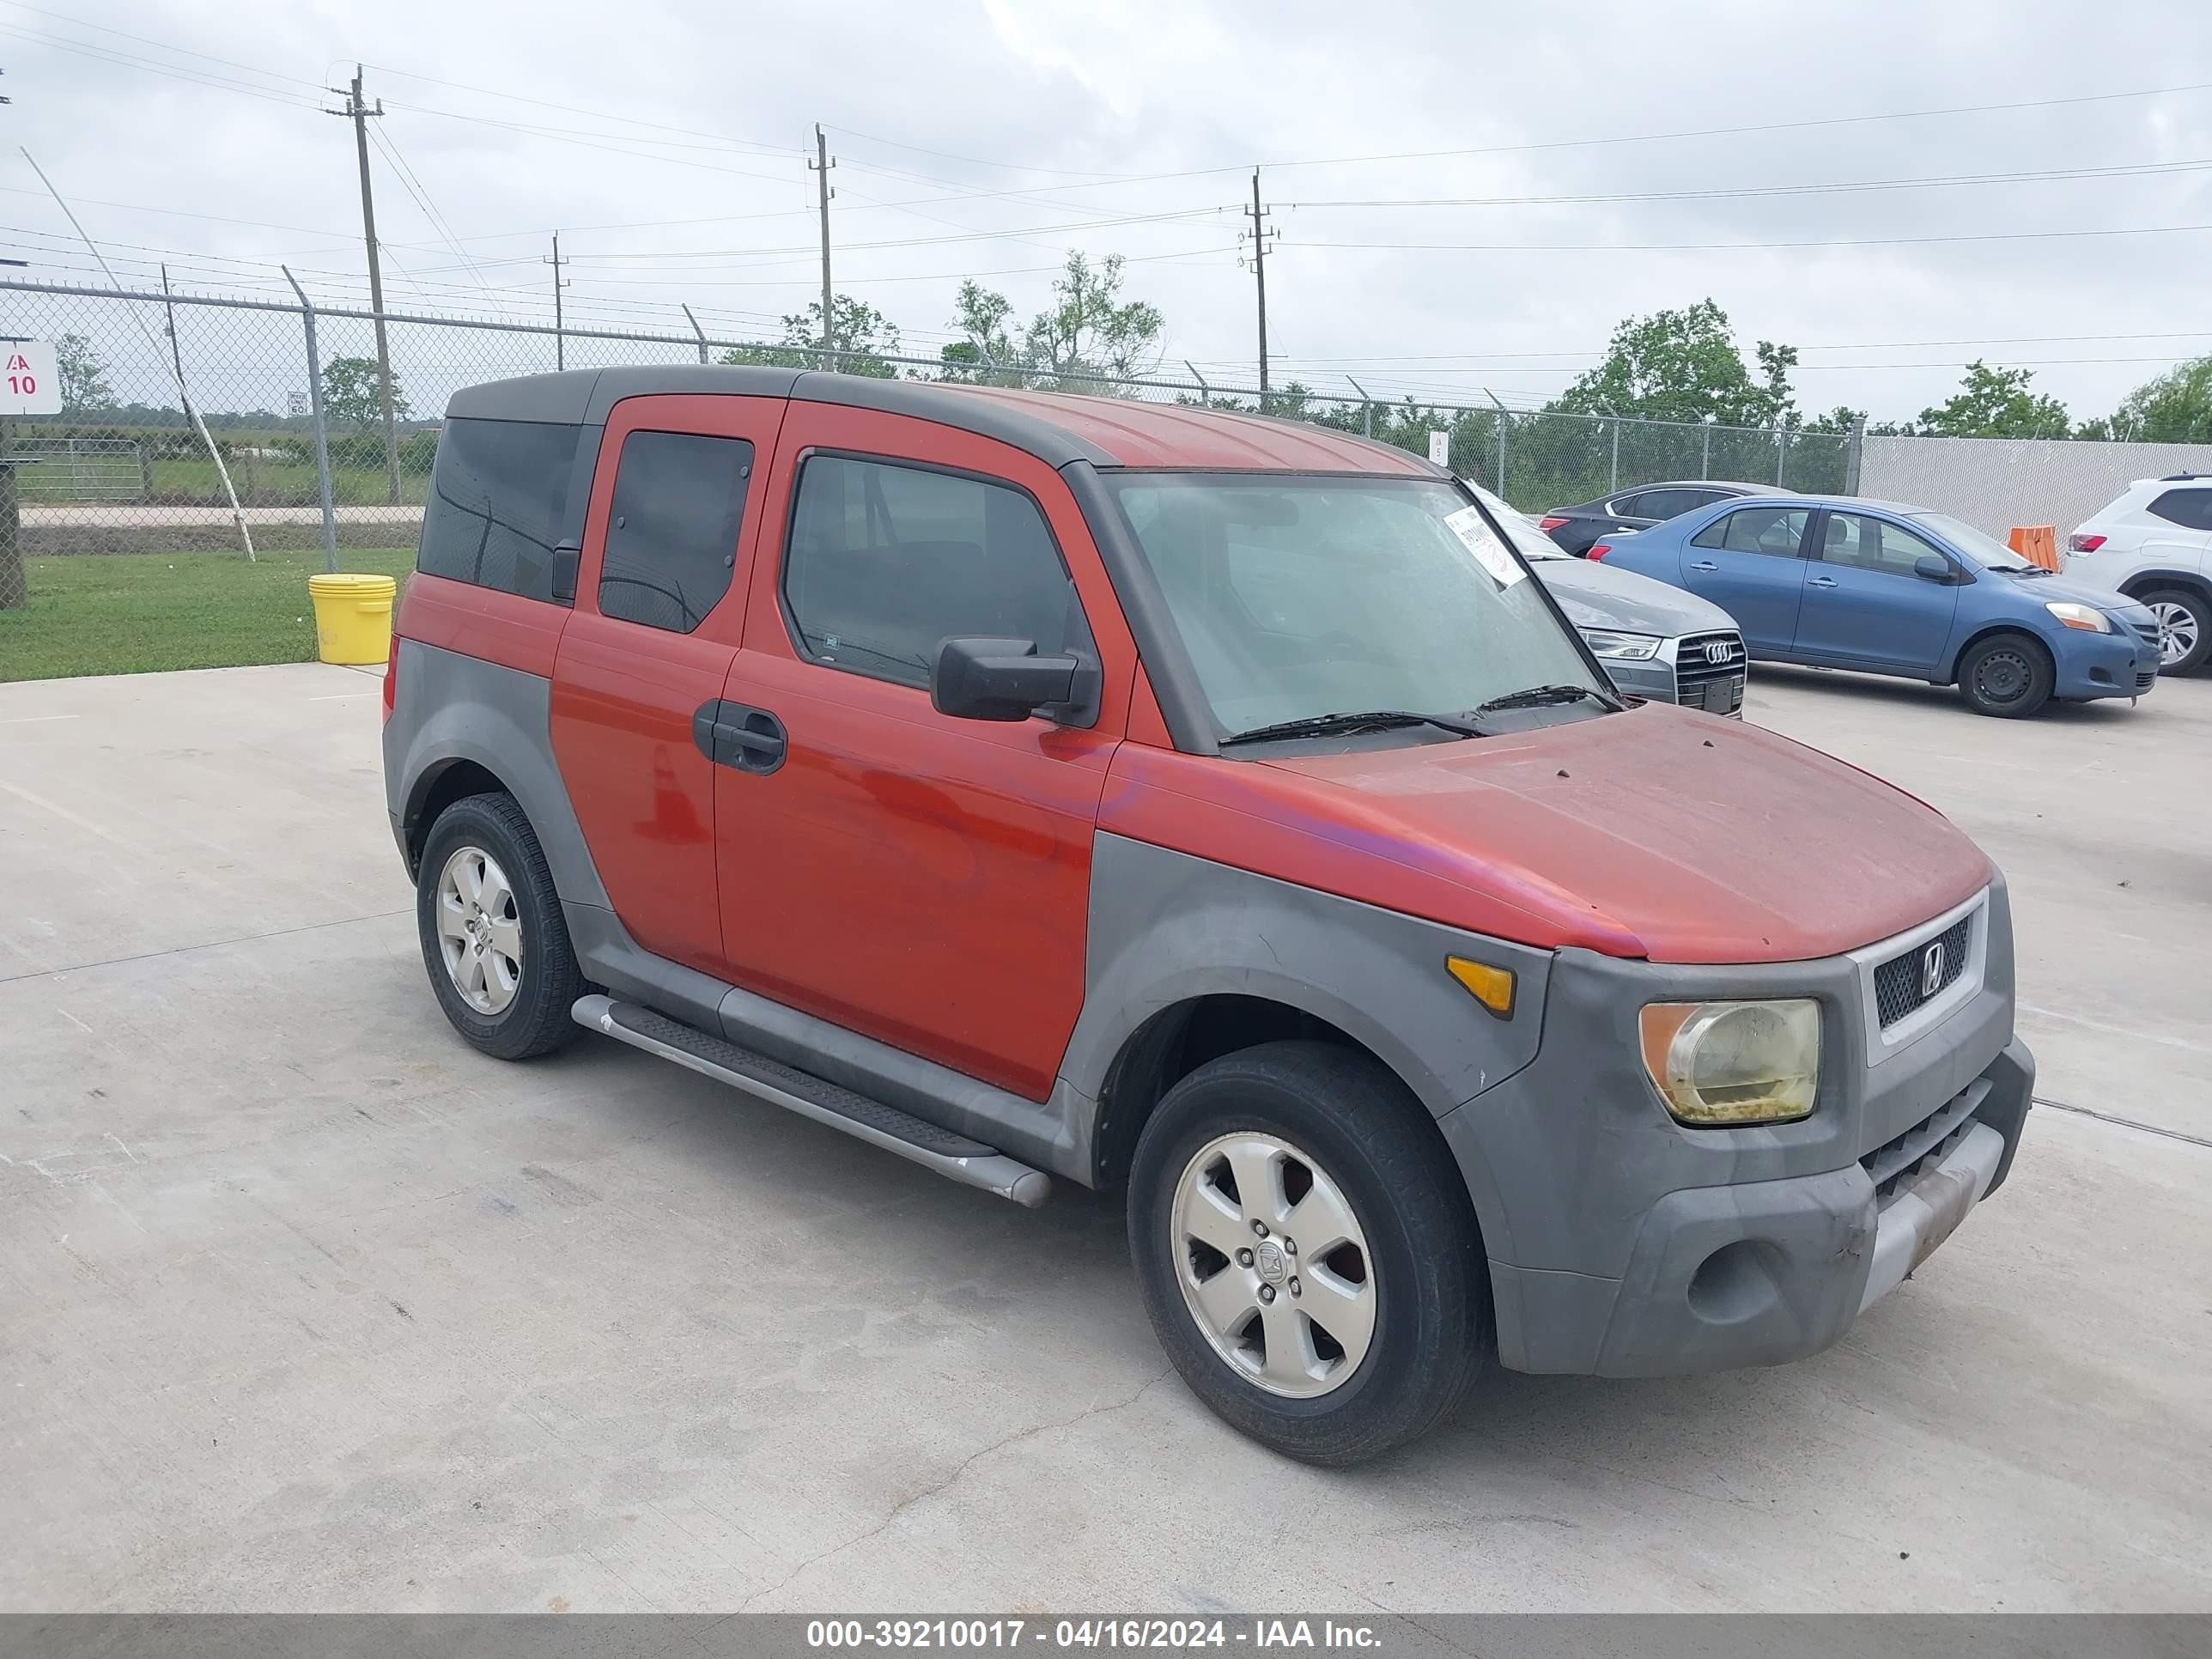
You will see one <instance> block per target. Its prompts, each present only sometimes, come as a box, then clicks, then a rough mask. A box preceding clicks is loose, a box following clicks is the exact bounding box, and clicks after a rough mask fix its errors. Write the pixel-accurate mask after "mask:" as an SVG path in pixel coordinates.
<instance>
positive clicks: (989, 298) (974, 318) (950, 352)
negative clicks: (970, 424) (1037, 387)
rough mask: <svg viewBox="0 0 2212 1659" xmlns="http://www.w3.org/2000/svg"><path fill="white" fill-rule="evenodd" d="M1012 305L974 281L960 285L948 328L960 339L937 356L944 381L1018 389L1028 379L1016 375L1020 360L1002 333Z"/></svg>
mask: <svg viewBox="0 0 2212 1659" xmlns="http://www.w3.org/2000/svg"><path fill="white" fill-rule="evenodd" d="M1013 311H1014V306H1013V301H1011V300H1009V299H1007V298H1006V295H1003V294H994V293H993V292H992V291H991V290H990V289H987V288H985V287H984V286H983V285H982V284H981V283H978V282H977V281H976V280H975V278H974V277H972V276H971V277H969V279H968V280H967V281H965V282H963V283H961V284H960V295H959V298H957V300H955V301H953V302H952V313H953V314H952V326H953V327H955V328H957V329H958V330H959V331H960V338H958V339H957V340H955V341H954V342H953V343H951V344H950V345H948V346H946V347H945V349H943V350H941V351H940V352H939V353H938V357H939V360H940V361H941V362H943V363H944V364H945V379H946V380H966V381H970V382H973V383H975V384H978V385H989V386H1021V385H1025V384H1027V381H1028V377H1027V376H1026V375H1024V374H1021V373H1020V372H1019V368H1018V366H1019V363H1020V361H1021V360H1020V356H1019V354H1018V353H1017V352H1016V351H1015V349H1014V343H1013V341H1012V338H1011V337H1009V336H1008V334H1007V332H1006V323H1007V319H1009V318H1011V317H1012V315H1013Z"/></svg>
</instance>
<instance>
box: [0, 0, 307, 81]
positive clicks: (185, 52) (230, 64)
mask: <svg viewBox="0 0 2212 1659" xmlns="http://www.w3.org/2000/svg"><path fill="white" fill-rule="evenodd" d="M4 3H5V4H7V5H8V6H9V8H10V9H13V10H15V11H27V12H32V13H33V14H35V15H38V16H40V17H51V18H53V19H54V20H55V21H58V22H63V23H66V24H68V25H69V26H70V27H71V28H78V29H88V30H91V31H93V32H94V33H99V34H112V35H113V36H114V37H115V38H116V39H117V40H135V41H137V43H138V44H139V45H140V46H152V47H153V48H154V49H155V51H157V52H174V53H176V54H177V55H178V56H179V57H180V58H198V59H200V60H201V61H202V62H203V63H208V64H222V65H223V66H224V67H225V68H227V69H236V70H245V71H246V73H247V74H248V75H258V76H264V77H265V78H267V79H269V80H271V81H289V82H293V83H294V84H295V85H298V86H303V87H307V88H313V90H314V91H316V92H318V93H319V92H320V91H321V90H322V82H319V81H309V80H307V79H305V78H303V77H302V76H297V75H286V74H283V73H281V72H279V71H278V70H265V69H258V68H256V67H255V66H254V65H253V64H241V63H240V62H238V61H237V60H236V59H235V58H217V57H216V56H215V55H214V54H213V53H211V52H194V51H192V50H191V48H190V47H187V46H170V45H169V44H168V43H167V42H166V41H161V40H154V39H153V38H152V37H150V36H149V35H143V34H133V33H131V31H130V30H128V29H117V28H110V27H107V25H106V24H105V23H88V22H86V21H84V20H83V19H82V18H79V17H73V16H71V15H70V14H69V13H67V12H65V11H50V10H48V9H46V7H44V6H28V5H25V4H23V3H22V0H4Z"/></svg>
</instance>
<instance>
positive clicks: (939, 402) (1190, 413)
mask: <svg viewBox="0 0 2212 1659" xmlns="http://www.w3.org/2000/svg"><path fill="white" fill-rule="evenodd" d="M687 392H688V393H691V394H694V395H704V396H717V395H719V396H723V397H754V398H797V399H801V400H804V401H805V402H809V403H819V404H842V405H844V406H846V407H848V408H853V409H872V410H883V411H884V412H885V413H888V414H894V415H907V416H914V417H915V418H916V419H919V420H927V421H931V422H935V423H937V424H938V425H940V426H949V427H953V428H957V429H959V430H962V431H965V432H972V433H975V435H978V436H980V437H985V438H991V439H994V440H996V441H999V442H1000V443H1005V444H1008V445H1011V446H1012V447H1015V448H1017V449H1021V450H1024V451H1026V452H1027V453H1030V454H1031V455H1034V456H1036V458H1037V459H1039V460H1042V462H1044V463H1045V464H1046V465H1048V466H1051V467H1054V468H1059V467H1064V466H1067V465H1071V464H1072V463H1074V462H1077V461H1083V462H1087V463H1088V464H1090V465H1092V466H1099V467H1111V466H1116V465H1182V464H1186V463H1188V464H1194V465H1209V466H1220V467H1228V468H1235V469H1242V470H1255V469H1257V470H1268V469H1276V468H1280V469H1284V470H1289V471H1335V472H1395V473H1410V474H1413V475H1416V476H1420V477H1445V476H1447V475H1446V474H1445V473H1444V472H1443V471H1442V470H1441V469H1439V468H1437V467H1434V466H1431V465H1430V464H1429V463H1428V462H1427V461H1426V460H1425V459H1421V458H1419V457H1418V456H1414V455H1412V454H1410V453H1407V451H1404V450H1401V449H1394V448H1392V447H1389V445H1386V444H1381V443H1377V442H1376V441H1374V440H1372V439H1369V438H1362V437H1359V436H1357V435H1352V434H1349V433H1342V432H1337V431H1334V430H1331V429H1329V428H1322V427H1317V426H1314V425H1310V424H1309V423H1307V422H1301V421H1288V420H1282V419H1278V418H1275V417H1273V416H1261V415H1247V414H1243V413H1239V412H1232V411H1229V410H1208V409H1200V408H1194V407H1192V406H1190V405H1188V404H1158V403H1148V402H1146V401H1144V400H1141V399H1138V398H1109V397H1098V396H1090V395H1084V394H1080V393H1073V392H1037V391H1028V390H1018V389H1014V388H1010V387H1000V386H962V385H946V384H943V383H933V382H929V381H921V380H876V379H872V378H871V377H869V376H866V375H860V374H836V373H830V372H826V371H823V370H820V369H802V368H758V367H754V366H750V365H725V364H716V363H671V364H661V365H658V366H654V367H648V368H577V369H569V370H568V371H566V372H565V373H562V374H530V375H524V376H521V377H520V378H517V379H513V380H492V381H489V382H487V383H485V384H484V385H483V386H466V387H464V388H463V389H462V390H460V391H459V392H455V393H454V394H453V398H452V400H451V402H449V403H448V404H447V406H446V413H447V417H448V418H450V419H454V420H470V419H477V420H503V421H538V422H548V423H554V424H560V425H568V426H574V425H584V426H604V425H605V423H606V419H607V415H608V412H609V411H610V410H612V409H613V408H614V406H615V404H617V403H619V402H620V401H621V400H622V399H623V398H638V397H648V396H652V395H654V394H665V393H676V394H683V393H687Z"/></svg>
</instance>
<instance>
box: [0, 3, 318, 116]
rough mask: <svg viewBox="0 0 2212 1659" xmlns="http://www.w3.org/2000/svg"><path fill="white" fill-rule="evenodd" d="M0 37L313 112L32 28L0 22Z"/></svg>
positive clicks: (230, 82) (300, 100)
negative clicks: (0, 35)
mask: <svg viewBox="0 0 2212 1659" xmlns="http://www.w3.org/2000/svg"><path fill="white" fill-rule="evenodd" d="M0 34H6V35H9V36H10V37H12V38H14V39H15V40H24V41H27V42H29V43H30V44H32V45H33V46H44V47H46V48H47V49H48V50H49V51H52V52H75V53H76V55H77V56H79V57H81V58H94V59H97V60H98V61H100V62H101V63H105V64H118V65H119V66H121V67H123V68H125V69H136V70H145V71H147V72H148V73H149V74H154V75H166V76H170V77H171V78H173V79H174V80H179V81H190V82H194V83H195V84H197V85H199V86H204V87H212V88H216V89H217V90H220V91H224V92H237V93H243V94H246V96H248V97H251V98H260V99H264V100H267V101H268V102H270V103H272V104H286V105H289V106H292V107H294V108H295V109H296V108H307V109H313V108H315V107H317V106H316V105H315V103H314V102H313V100H312V99H310V98H308V97H307V96H306V95H305V94H295V93H289V92H278V91H275V90H272V89H271V88H267V87H257V86H254V85H252V83H251V82H245V81H240V80H238V79H236V78H235V77H234V76H227V75H210V74H209V73H207V72H205V71H204V70H191V69H186V68H185V67H183V66H182V65H180V64H161V63H157V62H156V61H155V60H154V59H152V58H140V57H138V56H137V54H136V53H132V52H117V51H115V50H113V49H112V48H111V47H107V46H96V45H94V44H93V43H91V42H89V41H75V40H64V39H62V38H61V37H60V36H58V35H52V34H42V33H40V32H38V31H37V30H35V29H26V28H22V27H18V26H17V25H15V24H13V23H0Z"/></svg>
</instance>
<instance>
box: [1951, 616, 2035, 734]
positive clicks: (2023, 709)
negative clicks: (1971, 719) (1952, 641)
mask: <svg viewBox="0 0 2212 1659" xmlns="http://www.w3.org/2000/svg"><path fill="white" fill-rule="evenodd" d="M2054 678H2056V671H2054V669H2053V668H2052V666H2051V653H2050V652H2048V651H2046V650H2045V649H2044V647H2043V645H2042V642H2041V641H2038V640H2033V639H2031V638H2029V637H2028V636H2027V635H2025V634H1992V635H1990V637H1989V638H1987V639H1985V640H1980V641H1976V642H1975V643H1974V644H1973V645H1972V646H1970V647H1967V651H1966V655H1965V656H1964V657H1962V658H1960V660H1959V695H1960V696H1962V697H1964V698H1965V699H1966V707H1967V708H1971V709H1972V710H1973V711H1974V712H1975V713H1976V714H1990V715H1993V716H1995V717H1996V719H1999V720H2018V719H2020V718H2021V717H2022V716H2023V715H2027V714H2033V713H2035V711H2036V710H2037V709H2039V708H2042V707H2043V705H2044V704H2045V703H2046V702H2050V701H2051V684H2052V682H2053V680H2054Z"/></svg>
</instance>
